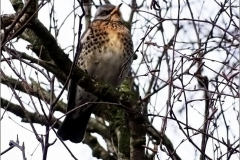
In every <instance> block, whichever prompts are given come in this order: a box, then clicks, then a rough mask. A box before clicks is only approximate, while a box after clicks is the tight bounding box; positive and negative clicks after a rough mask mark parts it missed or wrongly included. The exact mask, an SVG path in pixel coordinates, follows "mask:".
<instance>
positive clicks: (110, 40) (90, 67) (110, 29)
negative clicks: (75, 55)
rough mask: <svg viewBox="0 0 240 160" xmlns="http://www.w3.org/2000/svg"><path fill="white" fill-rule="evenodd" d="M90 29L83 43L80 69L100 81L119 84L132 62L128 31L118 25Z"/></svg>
mask: <svg viewBox="0 0 240 160" xmlns="http://www.w3.org/2000/svg"><path fill="white" fill-rule="evenodd" d="M91 29H92V30H91V32H90V31H89V35H87V36H86V37H85V42H84V43H83V48H82V53H81V55H80V59H81V60H80V66H81V68H83V69H85V70H87V72H88V74H90V75H91V76H93V77H94V78H96V79H98V80H100V81H104V82H107V83H110V84H112V85H115V84H120V83H121V81H122V80H123V78H124V77H125V76H126V74H127V72H128V70H129V68H130V64H131V62H132V60H129V57H130V56H131V55H132V54H133V44H132V39H131V35H130V33H129V31H128V29H127V28H125V27H124V26H121V25H118V24H110V25H109V24H108V25H99V26H98V27H94V26H93V27H92V28H91ZM126 62H127V63H126ZM125 63H126V64H127V66H124V64H125ZM116 81H118V82H117V83H116Z"/></svg>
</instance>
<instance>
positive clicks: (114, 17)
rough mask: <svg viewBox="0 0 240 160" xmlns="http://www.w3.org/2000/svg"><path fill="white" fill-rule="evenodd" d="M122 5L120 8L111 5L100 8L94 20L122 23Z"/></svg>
mask: <svg viewBox="0 0 240 160" xmlns="http://www.w3.org/2000/svg"><path fill="white" fill-rule="evenodd" d="M121 5H122V3H121V4H120V5H118V6H114V5H111V4H106V5H102V6H99V7H98V9H97V12H96V14H95V16H94V20H109V21H120V22H122V16H121V12H120V7H121Z"/></svg>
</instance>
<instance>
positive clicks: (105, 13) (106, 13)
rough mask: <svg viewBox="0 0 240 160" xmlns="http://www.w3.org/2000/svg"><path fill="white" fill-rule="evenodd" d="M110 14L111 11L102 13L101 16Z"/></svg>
mask: <svg viewBox="0 0 240 160" xmlns="http://www.w3.org/2000/svg"><path fill="white" fill-rule="evenodd" d="M109 13H110V12H109V11H103V12H101V14H100V15H101V16H106V15H108V14H109Z"/></svg>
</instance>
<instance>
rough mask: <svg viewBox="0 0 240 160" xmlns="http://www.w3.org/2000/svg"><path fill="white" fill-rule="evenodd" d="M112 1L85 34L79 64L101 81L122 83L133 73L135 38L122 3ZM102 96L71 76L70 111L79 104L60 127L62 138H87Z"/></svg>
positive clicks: (118, 84) (112, 83) (114, 83)
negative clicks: (125, 20)
mask: <svg viewBox="0 0 240 160" xmlns="http://www.w3.org/2000/svg"><path fill="white" fill-rule="evenodd" d="M121 5H122V4H119V5H118V6H115V5H112V4H105V5H101V6H99V7H98V8H97V11H96V13H95V16H94V19H93V21H92V22H91V23H90V25H89V27H88V28H87V29H86V31H85V32H84V33H83V35H82V37H81V44H82V50H81V52H80V54H79V57H78V60H77V66H78V67H79V68H81V69H83V70H85V71H86V72H87V74H88V75H89V76H90V77H91V78H93V79H94V80H97V81H99V82H105V83H108V84H111V85H113V86H114V87H118V86H120V85H121V83H122V82H123V80H124V78H125V77H126V76H127V75H128V74H129V72H130V69H131V64H132V62H133V55H134V51H133V42H132V36H131V32H130V31H129V29H128V28H127V27H126V26H125V25H124V21H123V18H122V14H121V12H120V7H121ZM96 101H98V98H97V97H96V96H94V95H93V94H91V93H89V92H87V91H85V89H84V88H82V87H80V86H78V85H77V83H76V81H74V80H71V82H70V85H69V89H68V103H67V111H71V110H72V109H74V108H76V107H79V106H82V107H79V109H76V110H74V111H73V112H70V113H69V114H67V115H66V117H65V119H64V121H63V123H62V125H61V126H60V127H59V129H58V132H57V133H58V136H59V137H60V138H61V139H62V140H64V141H65V140H70V141H71V142H73V143H80V142H82V141H83V139H84V136H85V132H86V128H87V125H88V121H89V119H90V116H91V113H92V111H93V109H94V108H95V107H96V105H93V104H87V105H84V104H86V103H87V102H96Z"/></svg>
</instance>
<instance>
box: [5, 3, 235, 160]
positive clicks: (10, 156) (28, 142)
mask: <svg viewBox="0 0 240 160" xmlns="http://www.w3.org/2000/svg"><path fill="white" fill-rule="evenodd" d="M55 2H56V1H55ZM58 2H59V3H55V4H56V5H55V14H56V17H57V19H58V25H60V24H61V23H62V22H63V21H64V19H65V17H66V16H67V15H68V14H69V12H70V11H71V10H72V9H73V1H63V0H60V1H58ZM60 2H62V3H60ZM120 2H121V1H120V0H118V1H115V2H114V3H113V4H115V5H117V4H119V3H120ZM195 3H197V1H195ZM147 5H149V3H147ZM213 6H215V3H214V2H213V1H211V2H210V1H208V2H206V1H202V6H201V7H199V6H198V5H194V8H193V11H194V13H196V14H194V15H196V17H198V18H199V19H204V18H210V17H212V18H214V15H216V13H217V11H218V10H217V9H214V7H213ZM145 7H146V8H147V6H145ZM175 7H176V6H175ZM49 10H50V6H49V5H46V6H44V7H43V8H42V9H41V10H40V12H39V19H40V20H41V22H42V23H43V24H44V25H45V26H47V28H48V27H49ZM146 10H147V11H149V12H153V11H150V9H149V8H148V9H146ZM121 11H122V12H123V18H124V19H127V18H128V15H129V12H130V9H129V7H128V6H127V5H126V4H123V6H122V7H121ZM176 11H177V10H175V11H174V10H173V11H172V12H171V15H169V16H171V17H173V18H176V15H177V14H176ZM76 12H77V13H78V14H81V11H80V10H77V11H76ZM92 12H93V13H95V9H93V10H92ZM181 12H182V14H181V16H182V18H184V17H188V16H189V13H188V12H187V11H186V10H182V11H181ZM9 13H14V10H13V8H12V7H11V4H10V3H9V2H8V1H7V0H2V1H1V14H9ZM153 13H154V12H153ZM142 14H143V13H142ZM136 18H140V16H139V15H138V17H136ZM149 18H151V16H149ZM143 23H144V21H139V22H137V23H136V24H134V25H133V27H135V28H140V27H142V25H143ZM154 23H156V21H154V19H153V20H152V21H151V23H149V25H150V26H151V25H152V24H154ZM164 25H165V26H167V27H166V28H168V30H169V35H168V34H167V35H165V36H166V39H167V40H169V39H170V38H171V36H172V33H173V32H174V27H173V25H172V22H171V21H168V22H166V23H164ZM77 29H78V24H77V23H76V25H75V31H73V15H71V16H70V17H69V18H68V19H67V20H66V21H65V23H64V25H63V26H62V28H61V31H60V34H59V36H58V43H59V45H60V46H61V47H62V48H66V47H68V46H70V45H72V44H73V43H74V42H73V39H74V37H73V32H75V33H77ZM142 30H144V28H143V29H142ZM142 30H141V29H136V30H135V31H134V32H136V33H135V34H134V37H133V40H134V46H135V48H136V46H138V44H139V43H140V38H142V36H143V35H142ZM138 32H139V34H138ZM180 34H182V35H180V36H179V37H183V40H184V38H185V37H184V33H183V32H181V33H180ZM187 34H189V35H194V31H193V30H190V29H189V31H188V32H187ZM189 37H190V39H191V40H192V41H194V40H196V37H194V36H188V37H187V38H189ZM202 38H204V37H202ZM154 41H155V42H157V43H159V44H161V43H162V39H161V38H160V39H154ZM75 43H76V42H75ZM27 45H28V43H27V42H25V41H19V42H18V43H14V47H15V48H16V49H17V50H20V51H24V52H26V53H28V54H30V55H33V56H34V54H33V53H32V52H31V51H30V50H26V46H27ZM143 48H144V47H143ZM159 51H160V49H152V53H154V54H156V55H157V54H159ZM184 53H186V54H188V53H189V51H188V50H187V49H186V51H185V52H184ZM216 54H217V53H216ZM138 56H139V57H138V60H136V61H134V62H133V68H134V69H136V66H137V65H138V64H139V59H141V55H140V54H138ZM155 57H156V56H155ZM155 57H153V58H155ZM209 58H214V59H217V60H220V61H221V60H224V58H225V56H224V55H223V56H222V54H220V56H217V57H216V56H215V55H214V54H213V55H211V56H210V57H209ZM206 64H208V65H209V66H211V67H212V69H213V70H218V69H219V67H220V66H219V64H218V63H213V62H208V61H207V62H206ZM18 65H19V64H16V67H18ZM1 68H2V69H3V70H4V71H6V73H10V75H11V74H12V76H13V77H14V74H13V73H11V71H10V70H9V69H8V68H7V66H6V65H4V64H2V66H1ZM140 69H141V72H142V73H146V72H147V68H146V66H141V68H140ZM26 73H27V76H30V75H34V74H33V71H32V70H31V69H29V68H27V67H26ZM204 73H205V74H206V75H209V77H210V78H211V77H214V74H213V73H212V72H211V71H210V70H205V72H204ZM161 74H162V75H163V77H165V76H166V75H167V71H166V70H163V71H161ZM39 76H40V75H39ZM40 79H42V81H44V79H43V77H41V76H40ZM189 79H190V77H189ZM148 80H149V77H147V76H146V77H142V78H141V81H142V82H146V81H148ZM187 80H188V78H186V81H187ZM195 82H196V81H195ZM143 84H144V83H143ZM166 92H167V90H166V89H165V90H163V91H162V92H161V93H160V94H158V95H156V97H154V98H153V101H154V100H156V99H159V98H161V99H163V101H161V102H160V101H157V104H156V106H165V104H166V99H167V94H166ZM1 94H2V95H1V96H2V97H3V98H5V99H10V98H11V95H12V94H11V91H10V89H9V88H7V87H6V86H4V85H1ZM141 94H143V93H141ZM202 95H203V93H202V92H199V93H196V94H195V95H193V97H194V96H202ZM66 96H67V93H66V92H64V94H63V96H62V97H61V98H62V99H63V100H64V101H65V102H66ZM24 98H26V99H28V96H27V95H24V94H23V99H24ZM11 101H12V102H14V103H16V104H17V101H16V100H15V99H14V98H12V100H11ZM226 101H229V104H227V105H226V106H227V108H228V107H229V106H231V105H230V104H231V103H239V100H237V99H235V100H233V99H231V98H226ZM24 102H25V103H27V100H25V101H24ZM36 103H37V102H36ZM233 105H234V104H233ZM177 106H178V107H177V108H176V110H178V109H180V108H181V106H182V105H181V104H179V105H177ZM196 106H197V107H190V108H189V111H190V113H191V114H189V119H190V124H191V126H192V127H195V128H198V127H200V126H201V125H202V116H201V114H199V112H202V111H203V107H202V106H203V102H196ZM28 109H29V110H31V111H33V109H32V108H28ZM226 110H227V109H226ZM1 112H3V110H2V109H1ZM156 112H160V113H164V111H162V110H161V109H160V107H158V108H157V111H156ZM233 114H235V113H234V112H231V111H230V110H229V112H228V111H227V112H226V115H229V116H228V117H227V122H228V123H229V125H231V126H233V127H232V128H234V126H235V128H238V123H237V120H236V119H235V117H236V115H234V116H231V115H233ZM1 115H2V113H1ZM60 115H62V114H60V113H56V115H55V116H56V117H59V116H60ZM179 119H181V120H183V121H184V120H185V117H184V114H183V115H180V117H179ZM220 122H221V123H220V124H219V125H220V126H222V125H223V124H224V122H223V121H220ZM153 124H154V126H155V127H156V128H157V129H160V127H161V119H160V118H156V119H155V120H154V123H153ZM168 124H169V126H168V128H167V131H166V134H167V135H168V136H169V137H170V139H171V140H172V142H173V143H174V146H175V147H177V146H178V145H180V144H181V145H180V147H179V148H178V149H177V152H178V153H179V155H180V156H181V158H182V159H184V160H188V159H189V160H191V159H193V157H195V154H197V153H196V150H195V149H194V148H193V147H192V146H191V144H189V143H188V142H187V140H186V138H185V137H184V136H183V134H181V133H179V132H178V131H177V129H178V128H176V127H177V126H176V124H175V123H174V122H171V121H169V122H168ZM35 127H36V129H37V131H38V132H39V133H42V134H44V133H45V127H43V126H41V125H35ZM27 129H29V130H30V131H29V130H27ZM223 131H224V130H223ZM237 133H238V130H231V134H232V135H238V134H237ZM94 135H96V134H94ZM17 136H18V138H19V141H20V144H21V143H23V142H24V144H25V148H26V157H27V159H28V160H29V159H32V160H38V159H42V152H41V147H40V145H39V143H38V142H37V140H36V138H35V136H34V134H33V133H32V132H31V127H30V125H29V124H28V123H22V122H21V119H20V118H18V117H16V116H15V115H13V114H11V113H10V112H6V113H5V116H4V118H3V119H2V121H1V150H4V149H6V148H8V147H9V146H8V144H9V141H10V140H14V141H15V140H16V138H17ZM218 136H219V137H225V136H226V133H225V132H219V135H218ZM200 137H201V136H200V135H199V136H194V137H193V140H195V141H196V143H200ZM54 139H55V134H54V133H53V132H51V133H50V142H52V141H53V140H54ZM183 139H184V140H185V141H184V142H182V140H183ZM220 139H221V138H220ZM98 140H99V141H100V143H101V144H102V145H103V146H104V147H105V148H106V146H105V144H104V143H103V140H102V139H101V138H100V137H99V136H98ZM66 145H67V146H68V147H69V148H71V151H72V152H73V154H74V155H75V156H76V157H78V158H79V159H86V160H95V159H96V158H93V157H92V153H91V149H90V148H89V147H88V146H87V145H85V144H82V143H80V144H73V143H71V142H69V141H66ZM186 148H188V149H187V150H186ZM208 149H209V152H211V150H212V148H208ZM223 152H224V150H223ZM21 156H22V155H21V152H20V150H18V149H17V148H14V149H12V150H11V151H9V152H8V153H6V154H4V155H3V156H2V157H1V159H3V160H15V159H21V158H22V157H21ZM162 156H163V157H164V155H162ZM70 157H71V156H70V154H69V153H68V152H67V150H66V149H65V148H64V146H63V145H62V144H61V142H60V141H59V140H57V141H56V143H55V144H54V145H53V146H52V147H50V149H49V153H48V159H59V160H61V159H70ZM165 157H166V156H165ZM235 158H236V157H235ZM236 159H237V158H236Z"/></svg>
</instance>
